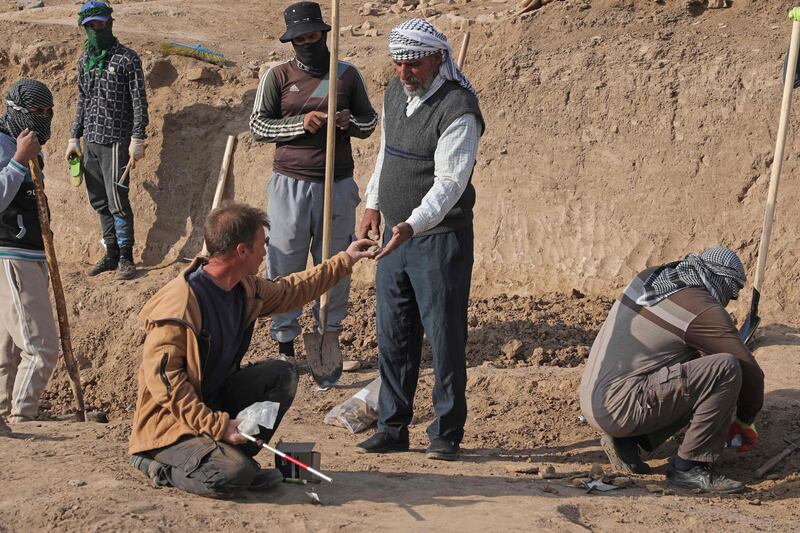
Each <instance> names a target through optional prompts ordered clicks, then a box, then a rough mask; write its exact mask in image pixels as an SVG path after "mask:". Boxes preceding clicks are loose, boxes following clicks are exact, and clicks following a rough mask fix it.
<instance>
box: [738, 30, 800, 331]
mask: <svg viewBox="0 0 800 533" xmlns="http://www.w3.org/2000/svg"><path fill="white" fill-rule="evenodd" d="M799 47H800V22H797V21H795V22H792V40H791V44H790V45H789V61H788V64H787V68H786V77H785V79H784V82H783V102H782V103H781V117H780V123H779V125H778V138H777V140H776V141H775V157H774V159H773V160H772V173H771V175H770V178H769V192H768V194H767V208H766V211H765V213H764V228H763V230H762V232H761V244H760V245H759V247H758V266H757V267H756V278H755V280H754V282H753V299H752V301H751V303H750V314H749V315H748V317H747V319H746V320H745V321H744V324H742V327H741V329H740V330H739V338H740V339H741V340H742V342H744V343H745V344H748V343H749V342H750V341H751V340H752V339H753V335H755V332H756V329H757V328H758V324H759V323H760V322H761V317H760V316H758V303H759V300H761V286H762V284H763V282H764V266H765V264H766V262H767V252H768V250H769V238H770V234H771V233H772V221H773V218H774V217H775V201H776V199H777V196H778V183H779V182H780V177H781V166H782V165H783V149H784V147H785V146H786V130H787V125H788V122H789V109H790V107H791V105H792V89H793V86H794V76H795V71H796V69H797V53H798V48H799Z"/></svg>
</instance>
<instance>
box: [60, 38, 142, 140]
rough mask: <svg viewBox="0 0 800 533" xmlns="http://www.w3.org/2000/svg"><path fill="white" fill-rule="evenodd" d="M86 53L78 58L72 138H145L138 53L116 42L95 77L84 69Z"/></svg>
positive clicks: (140, 65) (140, 67) (140, 69)
mask: <svg viewBox="0 0 800 533" xmlns="http://www.w3.org/2000/svg"><path fill="white" fill-rule="evenodd" d="M86 61H87V57H86V52H84V53H83V54H82V55H81V57H80V59H79V60H78V91H79V94H78V108H77V110H76V112H75V123H74V124H73V126H72V137H73V138H75V139H78V138H80V137H85V140H86V141H87V142H92V143H96V144H112V143H115V142H119V141H121V140H123V139H127V138H129V137H133V138H136V139H144V138H146V137H147V135H146V134H145V128H146V127H147V123H148V116H147V94H146V92H145V81H144V71H143V70H142V62H141V60H140V59H139V56H138V55H137V54H136V52H134V51H133V50H131V49H130V48H126V47H125V46H122V45H121V44H119V43H117V44H116V45H115V46H114V47H113V48H112V49H111V50H110V51H109V59H108V63H107V64H106V68H105V69H104V70H103V72H102V73H101V74H100V75H99V76H98V75H97V74H96V73H95V72H87V70H86Z"/></svg>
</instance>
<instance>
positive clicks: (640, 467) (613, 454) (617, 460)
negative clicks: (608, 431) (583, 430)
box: [600, 435, 652, 474]
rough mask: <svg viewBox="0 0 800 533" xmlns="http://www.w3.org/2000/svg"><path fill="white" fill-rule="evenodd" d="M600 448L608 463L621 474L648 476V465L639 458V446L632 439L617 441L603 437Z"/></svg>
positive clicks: (616, 439)
mask: <svg viewBox="0 0 800 533" xmlns="http://www.w3.org/2000/svg"><path fill="white" fill-rule="evenodd" d="M600 446H602V447H603V451H604V452H606V455H607V456H608V460H609V462H610V463H611V464H612V465H613V466H614V468H616V469H617V470H619V471H620V472H622V473H623V474H649V473H651V472H652V469H651V468H650V465H648V464H647V463H645V462H644V461H642V458H641V457H640V456H639V445H638V444H636V442H635V440H634V439H618V438H615V437H612V436H611V435H603V437H602V438H601V439H600Z"/></svg>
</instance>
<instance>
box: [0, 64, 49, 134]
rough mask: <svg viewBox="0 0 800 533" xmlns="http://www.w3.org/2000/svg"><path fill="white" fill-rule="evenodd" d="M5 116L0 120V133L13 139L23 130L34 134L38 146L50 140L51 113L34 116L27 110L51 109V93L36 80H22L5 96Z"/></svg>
mask: <svg viewBox="0 0 800 533" xmlns="http://www.w3.org/2000/svg"><path fill="white" fill-rule="evenodd" d="M5 102H6V114H5V115H4V116H3V117H2V118H0V132H3V133H5V134H7V135H10V136H11V137H13V138H14V139H16V138H17V137H19V134H20V133H22V131H23V130H24V129H30V130H32V131H33V132H35V133H36V138H37V139H39V144H42V145H43V144H44V143H46V142H47V140H48V139H49V138H50V123H51V121H52V120H53V113H52V111H51V112H50V113H49V114H48V115H34V114H33V113H31V112H30V111H28V109H38V108H45V107H53V93H51V92H50V89H48V88H47V85H45V84H44V83H42V82H40V81H37V80H28V79H22V80H19V81H18V82H17V83H15V84H14V85H12V86H11V90H10V91H8V94H7V95H6V100H5Z"/></svg>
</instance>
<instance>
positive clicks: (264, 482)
mask: <svg viewBox="0 0 800 533" xmlns="http://www.w3.org/2000/svg"><path fill="white" fill-rule="evenodd" d="M282 481H283V474H281V471H280V470H278V469H277V468H261V469H259V471H258V472H257V473H256V477H254V478H253V481H252V483H250V486H249V487H248V488H247V490H252V491H256V492H260V491H265V490H269V489H271V488H272V487H274V486H276V485H278V484H279V483H281V482H282Z"/></svg>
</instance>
